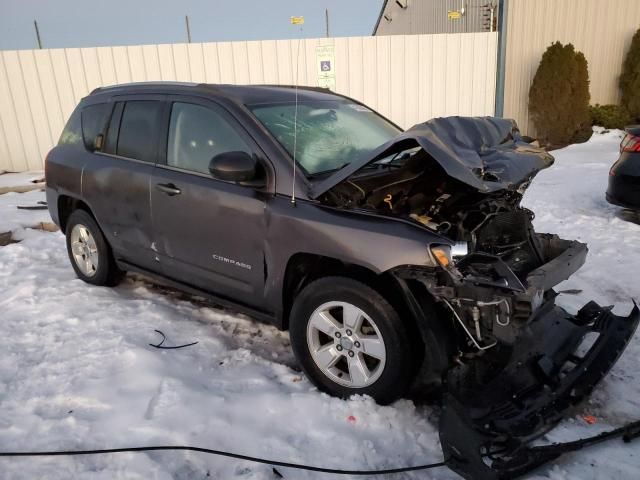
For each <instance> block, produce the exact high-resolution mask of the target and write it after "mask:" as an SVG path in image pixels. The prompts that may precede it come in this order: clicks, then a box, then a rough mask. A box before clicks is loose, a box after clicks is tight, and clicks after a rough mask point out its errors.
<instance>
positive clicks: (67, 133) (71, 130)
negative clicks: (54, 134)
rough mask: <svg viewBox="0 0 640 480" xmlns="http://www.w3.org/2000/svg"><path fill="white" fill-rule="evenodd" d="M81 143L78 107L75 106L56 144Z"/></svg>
mask: <svg viewBox="0 0 640 480" xmlns="http://www.w3.org/2000/svg"><path fill="white" fill-rule="evenodd" d="M81 143H82V125H81V122H80V109H78V108H76V109H75V110H74V111H73V113H72V114H71V116H70V117H69V120H68V121H67V124H66V125H65V127H64V130H62V134H61V135H60V140H58V145H80V144H81Z"/></svg>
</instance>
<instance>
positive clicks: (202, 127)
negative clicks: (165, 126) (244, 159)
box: [167, 102, 251, 173]
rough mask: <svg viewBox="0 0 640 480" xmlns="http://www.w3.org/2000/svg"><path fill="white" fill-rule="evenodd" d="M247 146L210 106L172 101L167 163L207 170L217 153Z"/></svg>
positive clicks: (245, 150)
mask: <svg viewBox="0 0 640 480" xmlns="http://www.w3.org/2000/svg"><path fill="white" fill-rule="evenodd" d="M232 151H243V152H247V153H248V154H250V155H251V149H250V148H249V147H248V146H247V144H246V143H245V142H244V140H243V139H242V138H241V137H240V135H239V134H238V133H237V132H236V131H235V130H234V129H233V127H231V125H230V124H229V122H228V121H227V120H225V118H224V117H223V116H222V115H220V114H218V113H217V112H215V111H214V110H212V109H210V108H206V107H203V106H200V105H195V104H192V103H181V102H175V103H174V104H173V107H172V108H171V122H170V125H169V139H168V143H167V164H168V165H171V166H173V167H178V168H182V169H185V170H191V171H193V172H200V173H209V162H210V161H211V159H212V158H213V157H215V156H216V155H218V154H220V153H224V152H232Z"/></svg>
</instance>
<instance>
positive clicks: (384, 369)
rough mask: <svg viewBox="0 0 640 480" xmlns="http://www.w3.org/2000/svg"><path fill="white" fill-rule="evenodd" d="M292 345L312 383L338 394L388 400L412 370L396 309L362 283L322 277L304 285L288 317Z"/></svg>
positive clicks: (403, 388)
mask: <svg viewBox="0 0 640 480" xmlns="http://www.w3.org/2000/svg"><path fill="white" fill-rule="evenodd" d="M290 336H291V344H292V347H293V350H294V353H295V354H296V357H297V358H298V361H299V362H300V363H301V365H302V368H303V369H304V371H305V373H306V374H307V376H308V377H309V378H310V379H311V381H312V382H313V383H314V384H315V385H316V386H317V387H318V388H320V389H321V390H323V391H325V392H327V393H330V394H332V395H335V396H339V397H349V396H351V395H354V394H364V395H370V396H371V397H373V398H374V399H375V400H376V401H377V402H378V403H381V404H387V403H391V402H392V401H394V400H396V399H398V398H400V397H402V396H403V394H404V393H406V391H407V389H408V387H409V385H410V383H411V380H412V377H413V374H414V372H415V368H413V364H412V362H413V358H412V353H411V351H412V349H411V346H410V345H411V343H410V340H409V333H408V329H407V327H406V325H405V324H404V323H403V322H402V321H401V320H400V318H399V316H398V314H397V312H396V311H395V310H394V309H393V307H392V306H391V305H390V304H389V303H388V302H387V301H386V300H385V299H384V298H383V297H382V295H380V294H379V293H378V292H377V291H375V290H374V289H372V288H371V287H369V286H367V285H365V284H364V283H361V282H358V281H355V280H352V279H349V278H344V277H327V278H323V279H320V280H316V281H314V282H312V283H310V284H309V285H308V286H306V287H305V288H304V289H303V290H302V292H300V294H299V295H298V297H297V298H296V300H295V302H294V305H293V309H292V311H291V317H290Z"/></svg>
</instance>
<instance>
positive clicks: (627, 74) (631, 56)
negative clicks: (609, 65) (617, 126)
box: [620, 30, 640, 120]
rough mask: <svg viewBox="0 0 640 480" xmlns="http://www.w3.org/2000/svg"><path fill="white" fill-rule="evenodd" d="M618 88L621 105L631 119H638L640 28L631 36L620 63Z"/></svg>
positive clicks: (639, 111)
mask: <svg viewBox="0 0 640 480" xmlns="http://www.w3.org/2000/svg"><path fill="white" fill-rule="evenodd" d="M620 89H621V90H622V107H623V108H625V109H626V110H627V111H628V112H629V114H630V115H631V117H632V118H633V120H638V119H640V30H638V31H637V32H636V33H635V35H634V36H633V39H632V40H631V47H630V48H629V51H628V52H627V56H626V58H625V60H624V64H623V65H622V75H621V76H620Z"/></svg>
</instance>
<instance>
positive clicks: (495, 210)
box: [321, 147, 586, 354]
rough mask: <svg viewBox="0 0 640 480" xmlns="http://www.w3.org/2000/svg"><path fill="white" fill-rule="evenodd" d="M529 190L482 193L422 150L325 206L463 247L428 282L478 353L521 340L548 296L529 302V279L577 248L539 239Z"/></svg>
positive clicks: (357, 178) (535, 295) (333, 195)
mask: <svg viewBox="0 0 640 480" xmlns="http://www.w3.org/2000/svg"><path fill="white" fill-rule="evenodd" d="M527 185H528V181H527V182H525V183H524V184H522V185H520V186H518V188H517V189H515V190H509V191H504V190H500V191H497V192H490V193H484V192H479V191H477V190H476V189H475V188H473V187H470V186H468V185H466V184H464V183H463V182H461V181H459V180H456V179H454V178H451V177H449V176H448V175H447V174H446V172H445V171H444V170H443V168H442V167H440V165H439V164H438V163H437V162H435V161H434V160H433V158H431V157H430V155H429V154H428V153H427V152H425V151H424V150H423V149H422V148H420V147H414V148H411V149H408V150H404V151H401V152H398V153H396V154H393V155H392V156H391V157H388V158H387V159H385V160H384V161H383V162H379V163H374V164H371V165H369V166H368V167H365V169H363V171H362V172H360V173H359V174H357V175H354V176H353V177H351V178H350V179H349V180H348V181H345V182H342V183H340V184H339V185H337V186H336V187H335V188H333V189H332V190H330V191H329V192H327V193H326V194H325V196H324V197H323V198H321V200H322V201H324V202H325V203H327V204H330V205H333V206H336V207H340V208H349V209H364V210H369V211H374V212H376V213H378V214H381V215H386V216H394V217H401V218H404V219H406V220H408V221H412V222H417V223H419V224H421V225H423V226H425V227H427V228H429V229H431V230H433V231H435V232H437V233H439V234H442V235H444V236H446V237H448V238H450V239H451V240H452V241H453V242H455V243H456V245H455V246H454V247H453V248H452V250H453V251H452V252H451V255H452V256H453V257H454V259H455V260H456V262H455V263H453V262H452V263H451V264H450V265H447V266H446V268H445V272H446V274H444V275H442V274H440V275H437V274H434V277H433V278H431V279H427V278H425V279H423V281H424V282H425V284H426V285H427V287H428V289H429V291H431V292H432V293H433V294H434V296H436V297H437V298H440V299H441V300H442V301H443V302H444V303H445V305H447V307H448V308H449V309H450V310H451V311H452V313H453V314H454V316H455V318H456V319H457V320H459V322H460V325H459V326H462V327H463V330H464V331H465V332H466V333H467V334H468V338H467V340H469V343H470V345H469V346H470V347H471V348H470V350H469V352H468V353H470V354H472V353H478V352H482V351H484V350H485V349H487V348H490V347H492V346H495V345H496V344H497V343H498V342H503V343H507V344H512V343H513V342H514V341H515V338H516V333H517V332H515V331H514V328H515V329H517V328H518V327H519V326H520V325H519V324H518V322H519V321H520V322H522V321H525V320H526V319H528V318H529V317H530V316H531V314H532V313H533V311H535V309H536V308H537V307H538V306H539V305H540V304H541V303H542V301H543V297H544V291H540V290H539V289H536V290H535V291H530V292H529V293H528V295H527V292H526V290H527V289H526V287H525V285H526V284H527V276H528V275H529V274H530V273H531V272H533V271H534V270H535V269H537V268H539V267H541V266H542V265H544V264H545V263H547V262H548V261H550V260H551V259H552V258H553V257H555V256H557V255H558V254H559V253H560V251H561V250H564V249H565V248H566V247H568V246H569V244H571V243H572V242H565V241H563V240H560V239H559V238H557V237H555V236H552V235H538V234H536V233H535V232H534V230H533V226H532V223H531V222H532V220H533V218H534V214H533V212H531V211H530V210H528V209H526V208H523V207H521V206H520V201H521V199H522V194H523V192H524V190H525V189H526V186H527ZM585 253H586V248H585ZM582 258H583V259H584V256H582ZM580 265H581V263H580V264H577V265H576V269H577V268H578V267H579V266H580ZM512 322H513V323H512Z"/></svg>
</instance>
